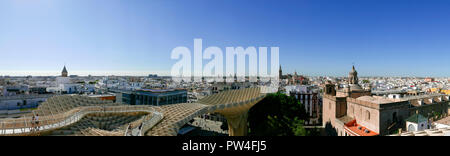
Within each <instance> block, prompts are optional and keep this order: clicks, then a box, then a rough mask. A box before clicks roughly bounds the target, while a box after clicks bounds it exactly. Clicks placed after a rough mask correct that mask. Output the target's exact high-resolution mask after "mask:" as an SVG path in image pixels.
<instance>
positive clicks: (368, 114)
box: [366, 110, 370, 120]
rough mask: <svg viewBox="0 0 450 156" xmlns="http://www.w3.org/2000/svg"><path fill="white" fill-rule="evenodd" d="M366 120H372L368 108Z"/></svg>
mask: <svg viewBox="0 0 450 156" xmlns="http://www.w3.org/2000/svg"><path fill="white" fill-rule="evenodd" d="M366 120H370V112H369V111H368V110H366Z"/></svg>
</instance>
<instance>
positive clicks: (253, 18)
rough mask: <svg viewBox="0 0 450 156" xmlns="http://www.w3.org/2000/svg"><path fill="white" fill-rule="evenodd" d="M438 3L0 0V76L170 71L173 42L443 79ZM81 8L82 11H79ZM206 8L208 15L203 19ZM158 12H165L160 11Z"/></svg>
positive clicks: (445, 6)
mask: <svg viewBox="0 0 450 156" xmlns="http://www.w3.org/2000/svg"><path fill="white" fill-rule="evenodd" d="M449 8H450V3H449V2H446V1H433V2H428V1H423V0H413V1H395V2H392V1H364V2H361V1H352V0H346V1H339V2H333V1H306V0H302V1H288V0H286V1H281V2H280V1H264V3H254V2H250V1H244V2H241V1H215V2H210V1H204V0H196V1H190V2H184V1H176V0H175V1H133V2H127V3H123V2H121V1H108V2H107V3H106V2H104V1H76V2H75V1H69V0H63V1H53V0H40V1H33V2H24V1H7V0H6V1H1V2H0V20H1V21H2V24H1V25H0V33H1V34H2V35H1V36H0V52H1V53H2V61H0V75H10V76H16V75H18V76H26V75H34V76H45V75H58V74H59V73H60V70H61V69H62V67H63V65H64V64H66V65H67V67H68V70H69V74H71V75H89V74H91V75H121V73H124V75H139V76H146V75H148V74H158V75H163V76H166V75H169V72H170V68H171V66H172V65H173V64H174V63H175V62H176V61H177V60H171V59H170V52H171V51H172V49H173V48H175V47H177V46H187V47H190V49H192V45H193V39H194V38H203V39H204V47H208V46H218V47H220V48H225V47H228V46H233V47H234V46H243V47H248V46H255V47H259V46H267V47H270V46H278V47H280V63H281V65H282V68H283V71H284V72H285V73H293V72H294V71H297V72H298V73H299V74H301V75H307V76H346V75H347V74H348V69H350V68H351V66H352V65H353V64H355V66H356V67H357V68H358V71H360V75H361V76H362V77H364V76H405V77H449V76H450V71H448V69H449V67H450V65H449V64H445V63H446V62H447V58H448V56H450V54H449V53H448V50H450V46H448V44H446V43H447V42H448V41H450V37H449V36H450V30H447V28H448V27H449V26H450V21H448V20H446V19H448V17H449V15H450V9H449ZM81 10H82V11H81ZM205 14H207V15H208V16H205ZM163 17H164V18H163Z"/></svg>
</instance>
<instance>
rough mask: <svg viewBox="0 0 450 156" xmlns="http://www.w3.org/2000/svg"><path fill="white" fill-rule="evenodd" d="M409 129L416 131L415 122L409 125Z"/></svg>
mask: <svg viewBox="0 0 450 156" xmlns="http://www.w3.org/2000/svg"><path fill="white" fill-rule="evenodd" d="M408 131H409V132H414V131H416V128H415V127H414V125H413V124H411V125H409V126H408Z"/></svg>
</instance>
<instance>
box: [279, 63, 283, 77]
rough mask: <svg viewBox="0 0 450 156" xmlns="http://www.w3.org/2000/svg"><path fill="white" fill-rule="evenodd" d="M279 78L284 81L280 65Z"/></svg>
mask: <svg viewBox="0 0 450 156" xmlns="http://www.w3.org/2000/svg"><path fill="white" fill-rule="evenodd" d="M278 78H279V79H280V80H281V79H283V70H281V65H280V70H278Z"/></svg>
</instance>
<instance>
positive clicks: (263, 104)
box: [248, 93, 310, 136]
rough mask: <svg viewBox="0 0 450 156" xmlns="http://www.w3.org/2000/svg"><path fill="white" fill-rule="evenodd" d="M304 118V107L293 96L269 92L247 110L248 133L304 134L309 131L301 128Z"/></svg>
mask: <svg viewBox="0 0 450 156" xmlns="http://www.w3.org/2000/svg"><path fill="white" fill-rule="evenodd" d="M305 120H308V115H307V113H306V110H305V107H304V106H303V105H302V104H301V103H300V102H298V100H296V99H295V98H294V97H289V96H286V95H285V94H282V93H274V94H269V95H267V97H266V98H265V99H263V100H262V101H260V102H259V103H257V104H256V105H255V106H253V107H252V108H251V109H250V111H249V116H248V121H249V135H255V136H294V135H295V136H306V135H309V134H310V133H309V132H308V131H307V130H306V129H304V128H303V123H304V121H305Z"/></svg>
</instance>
